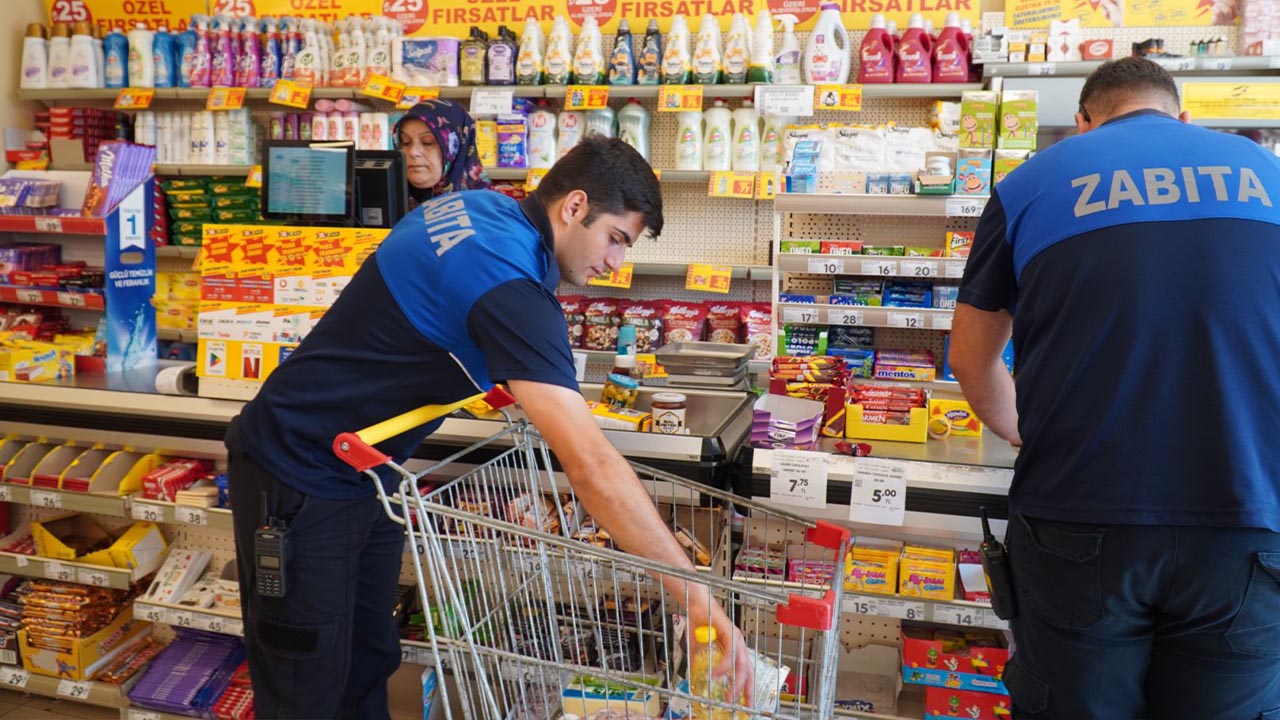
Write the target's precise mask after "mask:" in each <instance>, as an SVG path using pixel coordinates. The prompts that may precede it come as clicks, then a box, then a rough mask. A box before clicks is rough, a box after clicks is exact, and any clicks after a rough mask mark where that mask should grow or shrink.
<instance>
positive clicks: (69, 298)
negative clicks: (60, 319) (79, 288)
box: [58, 292, 84, 308]
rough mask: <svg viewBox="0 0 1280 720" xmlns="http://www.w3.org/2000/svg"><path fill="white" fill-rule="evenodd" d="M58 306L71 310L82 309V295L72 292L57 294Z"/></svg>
mask: <svg viewBox="0 0 1280 720" xmlns="http://www.w3.org/2000/svg"><path fill="white" fill-rule="evenodd" d="M58 304H59V305H66V306H67V307H73V308H78V307H84V295H83V294H81V293H73V292H59V293H58Z"/></svg>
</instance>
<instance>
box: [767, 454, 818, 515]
mask: <svg viewBox="0 0 1280 720" xmlns="http://www.w3.org/2000/svg"><path fill="white" fill-rule="evenodd" d="M771 459H772V466H771V467H770V468H769V500H771V501H772V502H776V503H785V504H787V505H797V506H800V507H808V508H817V509H823V508H825V507H826V506H827V478H828V476H829V474H830V471H831V465H830V463H831V455H830V454H828V453H822V452H805V451H802V450H774V451H773V454H772V458H771Z"/></svg>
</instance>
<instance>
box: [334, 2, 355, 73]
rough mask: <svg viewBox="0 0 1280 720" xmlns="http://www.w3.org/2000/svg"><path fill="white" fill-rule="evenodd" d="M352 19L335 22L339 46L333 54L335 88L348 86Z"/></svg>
mask: <svg viewBox="0 0 1280 720" xmlns="http://www.w3.org/2000/svg"><path fill="white" fill-rule="evenodd" d="M351 20H352V18H347V19H345V20H339V21H337V22H335V23H334V24H333V25H334V29H335V30H337V31H338V44H337V46H336V47H335V49H334V52H333V71H332V77H331V81H332V85H333V86H334V87H346V84H347V50H349V49H350V48H351V27H350V24H349V23H350V21H351Z"/></svg>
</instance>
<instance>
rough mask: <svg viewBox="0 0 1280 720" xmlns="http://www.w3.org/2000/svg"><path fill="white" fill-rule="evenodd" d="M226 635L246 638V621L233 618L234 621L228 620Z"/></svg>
mask: <svg viewBox="0 0 1280 720" xmlns="http://www.w3.org/2000/svg"><path fill="white" fill-rule="evenodd" d="M226 633H227V634H228V635H237V636H240V637H244V621H243V620H241V619H239V618H233V619H230V620H227V630H226Z"/></svg>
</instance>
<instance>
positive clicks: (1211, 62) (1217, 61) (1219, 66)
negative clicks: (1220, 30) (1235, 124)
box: [997, 57, 1274, 619]
mask: <svg viewBox="0 0 1280 720" xmlns="http://www.w3.org/2000/svg"><path fill="white" fill-rule="evenodd" d="M1272 59H1273V60H1274V58H1272ZM1200 68H1201V69H1202V70H1230V69H1231V58H1229V57H1223V58H1204V59H1202V60H1201V61H1200ZM997 619H999V618H997Z"/></svg>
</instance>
